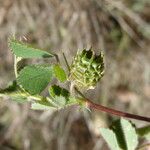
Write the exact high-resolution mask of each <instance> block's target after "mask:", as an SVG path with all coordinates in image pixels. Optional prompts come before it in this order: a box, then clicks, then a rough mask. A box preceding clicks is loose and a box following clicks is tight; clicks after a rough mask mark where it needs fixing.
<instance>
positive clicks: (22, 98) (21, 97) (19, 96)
mask: <svg viewBox="0 0 150 150" xmlns="http://www.w3.org/2000/svg"><path fill="white" fill-rule="evenodd" d="M9 97H10V98H11V99H12V100H13V101H15V102H17V103H25V102H27V101H28V96H26V94H24V93H21V92H17V93H12V94H10V95H9Z"/></svg>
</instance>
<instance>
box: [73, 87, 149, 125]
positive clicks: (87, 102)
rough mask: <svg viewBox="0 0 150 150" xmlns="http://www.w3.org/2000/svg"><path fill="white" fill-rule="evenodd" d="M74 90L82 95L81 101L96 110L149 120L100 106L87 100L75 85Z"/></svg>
mask: <svg viewBox="0 0 150 150" xmlns="http://www.w3.org/2000/svg"><path fill="white" fill-rule="evenodd" d="M75 90H76V91H77V92H78V93H79V94H80V95H81V96H82V97H83V101H85V102H86V104H87V106H88V107H89V108H91V109H96V110H99V111H103V112H106V113H109V114H111V115H116V116H119V117H126V118H131V119H136V120H142V121H146V122H150V118H149V117H144V116H139V115H135V114H130V113H127V112H122V111H119V110H115V109H112V108H108V107H105V106H102V105H100V104H96V103H94V102H92V101H91V100H89V99H88V98H86V97H85V96H84V95H83V94H82V93H81V92H80V91H79V90H78V89H77V88H76V87H75Z"/></svg>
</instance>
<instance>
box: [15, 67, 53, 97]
mask: <svg viewBox="0 0 150 150" xmlns="http://www.w3.org/2000/svg"><path fill="white" fill-rule="evenodd" d="M52 78H53V69H52V67H47V66H45V67H44V66H41V65H32V66H26V67H25V68H24V69H22V70H21V71H20V73H19V76H18V78H17V82H18V83H19V85H21V87H22V88H23V89H25V90H26V91H27V92H29V93H30V94H32V95H35V94H39V93H41V92H42V91H43V90H44V89H45V88H46V86H47V85H48V83H49V82H50V81H51V80H52Z"/></svg>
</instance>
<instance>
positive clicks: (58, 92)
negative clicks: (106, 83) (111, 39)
mask: <svg viewBox="0 0 150 150" xmlns="http://www.w3.org/2000/svg"><path fill="white" fill-rule="evenodd" d="M9 46H10V48H11V50H12V52H13V53H14V55H15V61H14V62H15V63H14V64H15V65H14V70H15V75H16V78H17V79H16V81H13V82H12V83H11V84H9V85H8V86H7V87H6V88H5V89H0V97H3V96H8V97H10V98H11V99H12V100H15V101H17V102H20V103H23V102H28V101H30V103H31V108H32V109H34V110H49V109H52V110H57V109H62V108H65V107H68V106H70V105H75V104H78V105H80V106H82V107H83V106H84V107H85V108H86V106H87V104H86V101H84V100H81V98H80V97H78V95H77V96H72V95H71V94H70V92H69V91H68V90H67V89H64V88H62V87H60V86H59V85H52V86H50V87H49V89H48V92H49V96H47V97H45V96H43V95H42V94H41V92H42V91H43V90H45V88H46V87H47V86H48V84H49V83H50V82H51V81H52V80H53V78H56V79H58V80H59V81H60V82H65V81H66V80H67V79H68V80H69V81H71V82H73V83H74V84H75V86H76V87H77V88H80V89H89V88H93V87H95V86H96V84H97V82H98V81H99V80H100V79H101V78H102V76H103V75H104V60H103V55H102V53H100V55H95V53H94V51H92V50H91V49H90V50H89V51H86V50H83V51H81V52H78V53H77V55H76V57H75V58H74V60H73V63H72V65H71V67H70V66H68V68H69V69H70V72H69V77H68V76H67V75H66V73H65V71H64V70H63V68H62V67H61V66H60V65H59V64H55V65H53V64H50V65H44V64H41V65H27V66H25V67H24V68H22V67H18V63H19V62H20V61H21V60H22V59H24V58H45V57H52V56H56V55H53V54H51V53H48V52H45V51H41V50H39V49H35V48H32V47H30V46H28V45H26V44H23V43H21V42H18V41H16V40H15V39H10V41H9ZM58 59H59V58H58ZM58 62H59V61H58ZM18 71H19V73H18ZM51 83H52V82H51ZM76 91H77V90H76ZM78 93H80V91H78ZM81 95H82V93H80V96H81ZM82 97H83V96H82ZM100 133H101V135H102V136H103V138H104V139H105V140H106V142H107V144H108V146H109V147H110V149H112V150H135V148H136V147H137V144H138V136H137V134H138V135H140V136H142V137H149V136H150V126H147V127H143V128H140V129H135V127H134V126H133V125H132V123H131V122H129V121H127V120H124V119H120V120H118V121H115V122H114V123H113V124H112V126H111V127H110V129H105V128H101V129H100Z"/></svg>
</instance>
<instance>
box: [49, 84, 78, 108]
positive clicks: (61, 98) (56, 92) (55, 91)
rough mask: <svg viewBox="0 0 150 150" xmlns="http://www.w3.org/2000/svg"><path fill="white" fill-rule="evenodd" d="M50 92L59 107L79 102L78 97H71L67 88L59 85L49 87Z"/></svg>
mask: <svg viewBox="0 0 150 150" xmlns="http://www.w3.org/2000/svg"><path fill="white" fill-rule="evenodd" d="M49 94H50V96H51V97H52V99H53V102H54V103H55V105H56V106H57V107H58V108H62V107H65V106H69V105H73V104H77V103H78V101H77V99H76V98H74V97H71V96H70V93H69V92H68V91H67V90H66V89H64V88H61V87H59V86H57V85H53V86H51V87H50V88H49Z"/></svg>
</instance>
